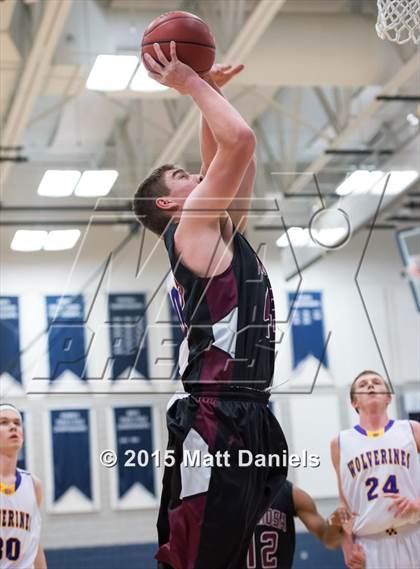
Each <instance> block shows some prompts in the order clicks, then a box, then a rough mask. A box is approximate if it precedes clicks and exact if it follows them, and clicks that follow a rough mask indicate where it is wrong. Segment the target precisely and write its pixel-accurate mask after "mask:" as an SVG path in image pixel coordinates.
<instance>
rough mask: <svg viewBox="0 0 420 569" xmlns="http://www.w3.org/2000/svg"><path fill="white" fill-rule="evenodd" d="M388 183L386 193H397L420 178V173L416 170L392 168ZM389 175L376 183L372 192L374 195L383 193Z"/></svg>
mask: <svg viewBox="0 0 420 569" xmlns="http://www.w3.org/2000/svg"><path fill="white" fill-rule="evenodd" d="M389 174H390V177H389V180H388V184H387V186H386V190H385V195H395V194H399V193H400V192H403V191H404V190H405V189H406V188H408V186H409V185H410V184H412V183H413V182H414V180H416V179H417V178H418V175H419V173H418V172H417V171H416V170H392V171H391V172H390V173H389ZM387 177H388V176H387V175H386V176H385V177H384V178H383V180H381V181H380V182H378V183H377V184H375V186H374V187H373V188H372V190H371V193H372V194H374V195H378V194H382V192H383V191H384V187H385V184H386V181H387Z"/></svg>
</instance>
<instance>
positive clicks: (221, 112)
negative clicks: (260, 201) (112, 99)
mask: <svg viewBox="0 0 420 569" xmlns="http://www.w3.org/2000/svg"><path fill="white" fill-rule="evenodd" d="M155 50H156V55H157V57H158V59H159V63H157V62H155V61H154V60H153V58H151V57H148V56H145V57H147V62H148V64H149V66H150V67H151V68H152V69H153V72H152V73H151V74H150V75H151V76H152V77H153V78H154V79H156V80H157V81H159V82H160V83H162V84H164V85H167V86H169V87H173V88H175V89H177V90H178V91H179V92H180V93H182V94H189V95H190V96H191V97H192V98H193V99H194V101H195V103H196V104H197V106H198V107H199V108H200V110H201V112H202V114H203V116H204V117H205V119H206V121H207V122H208V125H209V127H210V129H211V131H212V133H213V135H214V138H215V141H216V143H217V151H216V154H215V157H214V159H213V161H212V162H211V164H210V166H209V170H208V172H207V173H206V176H205V178H204V180H203V181H202V182H201V183H200V184H199V185H198V186H197V188H196V189H195V190H194V191H193V192H192V193H191V195H190V196H189V197H188V199H187V201H186V203H185V209H186V210H188V209H189V210H190V211H191V209H193V210H203V209H212V210H216V211H220V212H223V211H224V210H226V209H227V208H228V207H229V205H230V203H231V201H232V199H233V198H234V197H235V196H236V193H237V190H238V188H239V185H240V183H241V182H242V179H243V177H244V174H245V172H246V169H247V167H248V165H249V162H250V160H251V159H252V156H253V154H254V150H255V135H254V133H253V131H252V129H251V128H250V127H249V126H248V125H247V123H246V121H245V120H244V119H243V118H242V117H241V115H240V114H239V113H238V112H237V111H236V109H234V107H233V106H232V105H231V104H230V103H229V102H228V101H227V100H226V99H225V98H224V97H222V96H221V95H220V94H219V93H217V92H216V91H215V90H214V89H213V88H212V87H211V86H210V85H209V84H208V83H207V82H206V81H204V79H202V78H201V77H200V76H199V75H198V74H197V73H196V72H195V71H194V70H193V69H191V68H190V67H188V66H187V65H185V64H183V63H181V62H180V61H178V59H177V56H176V47H175V43H174V42H171V61H168V60H167V59H166V57H165V56H164V54H163V53H162V51H161V49H160V48H159V46H158V45H157V44H156V46H155ZM211 219H212V216H208V218H206V219H205V220H203V219H202V218H201V219H200V217H198V216H196V217H195V218H194V217H192V216H191V215H189V216H186V221H185V223H184V220H181V221H182V225H188V227H195V228H197V229H200V228H201V227H202V226H203V223H212V221H211ZM213 223H215V221H213ZM180 228H181V223H180Z"/></svg>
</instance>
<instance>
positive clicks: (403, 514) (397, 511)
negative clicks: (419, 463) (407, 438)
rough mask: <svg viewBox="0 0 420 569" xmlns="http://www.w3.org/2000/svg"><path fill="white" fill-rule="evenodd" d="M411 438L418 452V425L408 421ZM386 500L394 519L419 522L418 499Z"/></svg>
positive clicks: (419, 444)
mask: <svg viewBox="0 0 420 569" xmlns="http://www.w3.org/2000/svg"><path fill="white" fill-rule="evenodd" d="M410 426H411V428H412V430H413V436H414V439H415V441H416V445H417V450H418V451H419V452H420V423H419V422H418V421H410ZM387 498H388V499H389V500H390V501H391V502H392V503H391V505H390V506H389V507H388V510H389V511H393V512H394V516H395V517H396V518H406V520H407V522H408V523H413V524H416V523H417V522H418V521H419V520H420V497H419V496H417V498H416V499H414V500H410V499H409V498H406V497H405V496H401V495H400V494H389V495H387Z"/></svg>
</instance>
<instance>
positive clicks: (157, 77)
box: [148, 71, 162, 83]
mask: <svg viewBox="0 0 420 569" xmlns="http://www.w3.org/2000/svg"><path fill="white" fill-rule="evenodd" d="M148 75H149V77H150V78H151V79H154V80H155V81H157V82H158V83H161V82H162V75H160V74H159V73H152V71H149V73H148Z"/></svg>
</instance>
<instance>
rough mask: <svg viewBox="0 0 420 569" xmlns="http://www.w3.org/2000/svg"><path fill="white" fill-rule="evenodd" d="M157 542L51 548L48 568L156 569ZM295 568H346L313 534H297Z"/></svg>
mask: <svg viewBox="0 0 420 569" xmlns="http://www.w3.org/2000/svg"><path fill="white" fill-rule="evenodd" d="M156 549H157V546H156V544H154V543H142V544H136V545H112V546H108V547H84V548H78V549H50V550H47V551H46V556H47V563H48V569H131V568H132V569H156V563H155V561H154V560H153V556H154V554H155V552H156ZM293 569H345V565H344V562H343V556H342V554H341V550H337V551H330V550H328V549H325V547H324V546H323V545H322V544H321V543H320V542H319V541H318V540H317V539H316V538H315V537H314V536H313V535H311V534H307V533H298V534H296V552H295V559H294V563H293Z"/></svg>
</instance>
